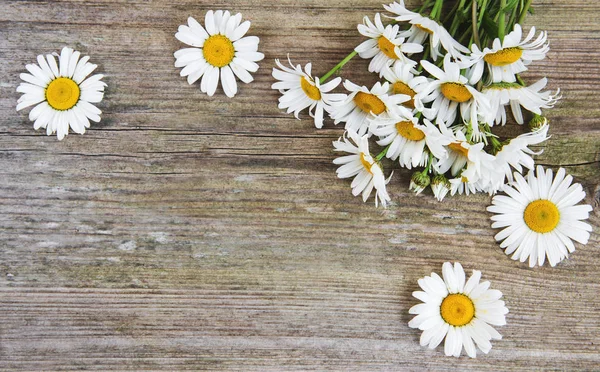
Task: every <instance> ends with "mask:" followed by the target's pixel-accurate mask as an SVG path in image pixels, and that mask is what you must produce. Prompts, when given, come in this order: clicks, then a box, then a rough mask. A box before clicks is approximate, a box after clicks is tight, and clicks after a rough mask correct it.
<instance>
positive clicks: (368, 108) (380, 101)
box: [330, 80, 410, 136]
mask: <svg viewBox="0 0 600 372" xmlns="http://www.w3.org/2000/svg"><path fill="white" fill-rule="evenodd" d="M344 87H345V88H346V89H347V90H348V91H349V92H350V94H349V95H348V96H346V98H345V99H343V100H340V101H337V102H334V103H332V105H331V111H330V116H331V118H332V119H333V120H334V124H338V123H341V122H345V123H346V127H345V128H346V130H348V131H353V132H356V133H357V134H358V135H359V136H362V135H364V134H365V133H367V130H368V129H369V121H368V119H369V117H372V116H374V115H380V114H383V113H386V114H397V115H403V114H405V115H409V114H410V112H409V111H408V109H406V108H405V107H401V106H399V105H400V104H402V103H404V102H407V101H409V100H410V97H409V96H407V95H404V94H394V95H389V94H388V92H389V90H390V84H389V83H387V82H385V83H383V84H381V83H380V82H377V83H375V85H374V86H373V88H371V90H369V89H368V88H367V87H365V86H362V87H361V86H358V85H356V84H354V83H352V82H351V81H350V80H346V81H344Z"/></svg>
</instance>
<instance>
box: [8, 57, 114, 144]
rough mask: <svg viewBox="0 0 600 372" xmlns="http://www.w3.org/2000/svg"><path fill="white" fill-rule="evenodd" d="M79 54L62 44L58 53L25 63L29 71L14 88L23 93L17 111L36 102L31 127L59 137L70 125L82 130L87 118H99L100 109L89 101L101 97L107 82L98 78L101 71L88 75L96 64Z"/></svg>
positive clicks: (66, 132)
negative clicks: (35, 62)
mask: <svg viewBox="0 0 600 372" xmlns="http://www.w3.org/2000/svg"><path fill="white" fill-rule="evenodd" d="M80 56H81V53H80V52H78V51H74V50H73V49H71V48H67V47H64V48H63V49H62V50H61V52H60V56H59V55H58V54H57V53H54V54H48V55H46V58H44V56H43V55H39V56H38V57H37V62H38V64H37V65H36V64H30V65H26V66H25V68H26V69H27V71H29V74H27V73H23V74H21V75H20V77H21V80H23V81H25V82H24V83H21V84H19V86H18V87H17V92H19V93H23V95H22V96H21V97H20V98H19V100H18V102H17V111H19V110H21V109H24V108H26V107H29V106H33V105H36V106H35V107H34V108H33V109H32V110H31V111H30V112H29V120H31V121H33V122H34V123H33V128H34V129H36V130H37V129H39V128H46V134H48V135H51V134H53V133H56V135H57V137H58V139H59V140H62V139H63V138H64V137H65V136H66V135H68V134H69V127H70V128H71V130H72V131H73V132H75V133H79V134H83V133H85V128H89V127H90V120H91V121H94V122H96V123H97V122H99V121H100V114H101V113H102V112H101V111H100V110H99V109H98V108H97V107H96V106H94V105H92V103H98V102H100V101H102V98H103V97H104V87H106V84H105V83H104V82H102V81H100V80H101V79H102V77H103V75H101V74H96V75H92V76H90V77H88V76H89V74H91V73H92V72H93V71H94V70H95V69H96V67H98V66H97V65H94V64H92V63H89V62H88V61H89V59H90V57H88V56H85V57H82V58H79V57H80ZM55 57H58V64H57V63H56V58H55Z"/></svg>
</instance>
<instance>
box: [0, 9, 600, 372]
mask: <svg viewBox="0 0 600 372" xmlns="http://www.w3.org/2000/svg"><path fill="white" fill-rule="evenodd" d="M416 3H417V2H416V1H412V2H409V5H410V4H412V5H414V4H416ZM380 4H381V3H380V2H379V1H376V0H361V1H356V0H346V1H343V0H335V1H314V0H307V1H292V0H282V1H277V2H272V1H267V0H243V1H224V0H216V1H210V2H208V1H202V0H201V1H177V2H163V1H117V0H113V1H91V0H85V1H83V0H82V1H60V2H58V1H57V2H51V1H6V0H2V1H0V369H4V370H42V369H44V370H75V369H92V370H93V369H97V370H107V369H113V370H114V369H123V370H127V369H129V370H139V369H144V370H152V369H167V370H184V369H210V370H226V369H237V370H246V371H252V370H256V371H266V370H309V369H317V370H357V371H358V370H360V371H366V370H401V369H407V370H424V369H439V370H466V369H476V370H481V369H493V370H513V369H514V370H517V369H522V370H531V369H549V370H569V371H570V370H584V369H585V370H593V369H596V370H597V369H599V368H600V355H599V351H600V349H599V344H600V299H599V295H598V293H599V292H600V284H599V279H598V268H599V265H600V257H599V255H598V253H599V252H598V248H599V245H600V244H599V237H598V231H599V230H598V226H599V224H600V218H599V213H598V203H599V200H600V185H599V184H600V155H599V147H600V125H599V124H598V119H599V118H600V98H599V95H598V92H599V91H600V68H599V67H600V65H599V62H598V61H600V47H599V45H600V36H599V35H600V24H599V23H598V19H600V6H599V5H598V4H597V3H596V2H595V1H586V0H565V1H554V0H544V1H534V5H535V9H536V14H535V15H534V16H532V17H530V18H528V24H529V25H531V24H535V25H538V27H539V28H540V29H547V30H548V31H549V38H550V42H551V48H552V49H551V52H550V53H549V55H548V59H547V60H545V61H543V62H542V63H538V64H536V65H534V66H533V67H532V69H531V71H530V72H528V73H527V75H526V78H527V79H529V80H530V81H531V80H533V79H536V78H539V77H542V76H548V78H549V81H550V83H549V86H550V87H551V88H553V89H555V88H557V87H560V88H561V89H562V91H563V94H564V99H563V101H562V103H561V104H560V105H559V106H558V107H557V108H556V109H555V110H552V111H551V112H550V119H551V123H552V126H551V135H552V138H551V139H550V140H549V141H548V142H547V143H546V144H545V145H544V146H543V149H544V154H543V155H541V156H540V157H539V158H538V159H539V163H540V164H544V165H547V166H551V167H553V168H555V169H556V168H557V167H558V166H564V167H566V168H567V170H568V172H570V173H571V174H573V175H574V176H575V178H576V180H577V181H578V182H580V183H582V184H583V185H584V187H585V189H586V191H587V193H588V199H587V202H588V203H590V204H592V205H594V207H595V210H594V212H593V213H592V217H591V220H590V222H591V223H592V224H593V225H594V232H593V234H592V236H591V239H590V242H589V244H588V245H587V246H581V245H578V246H577V248H578V249H577V251H576V252H575V253H574V254H573V255H572V256H571V259H570V260H568V261H565V262H563V263H561V264H560V265H559V266H558V267H556V268H550V267H543V268H536V269H529V268H528V267H527V266H526V265H525V264H520V263H516V262H513V261H512V260H510V259H509V258H508V257H506V256H505V255H504V253H503V252H502V250H501V249H500V248H499V247H498V245H497V244H496V243H495V242H494V240H493V236H494V234H495V231H493V230H492V229H491V228H490V222H489V217H490V214H489V213H487V212H486V211H485V207H486V206H487V205H488V204H489V203H490V198H489V197H488V196H485V195H482V196H476V197H468V198H467V197H457V198H453V199H447V200H445V201H444V202H443V203H438V202H435V201H434V200H432V199H433V198H432V196H431V195H424V196H418V197H417V196H414V195H413V194H411V193H409V192H408V191H407V186H408V180H409V177H410V173H407V172H405V171H401V170H397V171H396V173H395V175H394V179H393V181H392V182H391V184H390V186H389V188H388V189H389V192H390V194H391V196H392V198H393V201H394V202H393V205H392V206H391V207H390V208H389V209H387V210H382V209H375V208H374V206H373V205H372V203H371V202H369V203H367V204H363V203H362V201H361V200H360V199H359V198H353V197H352V196H351V194H350V184H349V183H350V182H349V181H343V180H337V179H336V177H335V166H334V165H333V164H332V160H333V158H334V157H335V155H334V153H333V152H332V146H331V141H332V140H335V139H337V137H339V136H340V135H341V133H342V128H340V127H335V126H334V125H333V124H332V123H331V122H330V121H328V122H327V123H326V125H325V129H323V130H316V129H315V128H314V127H313V124H312V122H311V121H310V119H309V118H307V115H303V120H301V121H298V120H296V119H294V118H293V117H292V116H289V115H286V114H285V113H283V112H280V111H279V110H278V109H277V104H276V101H277V98H278V93H277V92H275V91H273V90H271V89H270V85H271V84H272V82H273V80H272V78H271V75H270V74H271V69H272V67H273V66H274V61H273V60H274V58H285V55H286V53H290V55H291V57H292V58H293V59H294V61H296V62H298V63H306V62H308V61H312V62H313V64H314V71H316V72H317V73H319V74H323V73H324V72H325V71H327V70H328V69H329V68H330V67H331V66H333V65H334V64H335V63H337V62H338V61H339V60H341V59H342V58H343V57H344V56H345V55H346V54H347V53H348V52H349V51H350V50H351V49H352V48H353V47H354V46H355V45H357V44H358V43H359V42H360V41H361V40H362V38H361V37H360V35H358V33H357V32H356V31H355V30H356V29H355V27H356V24H357V23H359V22H360V21H361V19H362V17H363V16H364V15H370V16H372V15H373V14H374V13H375V12H376V11H380V10H381V9H382V8H381V6H380ZM219 8H221V9H230V10H233V11H239V12H242V13H243V15H244V18H245V19H250V20H251V21H252V22H253V25H252V27H251V31H250V32H251V34H253V35H257V36H259V37H260V38H261V43H260V50H261V51H262V52H264V53H265V55H266V58H265V60H264V61H263V62H261V69H260V70H259V71H258V73H256V74H255V78H256V81H255V82H254V83H252V84H251V85H244V86H243V87H241V88H240V90H239V94H238V96H236V97H235V98H234V99H228V98H226V97H225V96H224V95H223V94H222V93H221V92H220V91H219V92H218V94H217V95H216V96H215V97H213V98H209V97H207V96H205V95H203V94H202V93H201V92H200V91H199V87H198V84H196V85H194V86H188V84H187V82H186V81H185V79H183V78H181V77H179V76H178V70H177V69H175V68H174V67H173V62H174V58H173V56H172V54H173V52H174V51H175V50H177V49H179V48H180V47H182V45H181V44H180V43H179V42H178V41H177V40H176V39H175V37H174V34H175V32H176V29H177V26H178V25H179V24H182V23H184V22H185V20H186V18H187V16H188V15H193V16H195V17H197V18H202V16H203V14H204V13H205V12H206V11H207V10H208V9H219ZM65 45H67V46H71V47H74V48H76V49H78V50H80V51H82V52H83V53H86V54H89V55H90V56H91V57H92V62H94V63H97V64H98V65H99V68H98V72H101V73H104V74H105V75H106V77H105V81H106V82H107V83H108V88H107V91H106V95H105V99H104V101H103V102H102V103H101V104H100V105H99V106H100V108H101V109H102V110H103V111H104V114H103V117H102V122H101V123H100V124H98V125H94V126H93V127H92V128H91V129H90V130H89V131H88V133H86V134H85V135H83V136H79V135H76V134H71V135H69V136H68V137H67V138H66V139H65V140H63V141H62V142H59V141H57V140H56V138H55V137H47V136H46V135H45V133H43V132H35V131H34V130H33V129H32V123H30V122H29V121H28V119H27V113H26V112H21V113H17V112H16V111H15V106H16V101H17V98H18V96H19V95H18V94H17V93H16V92H15V89H16V87H17V85H18V84H19V78H18V75H19V73H20V72H24V66H25V64H27V63H33V62H34V61H35V57H36V56H37V55H38V54H40V53H48V52H52V51H59V50H60V49H61V48H62V47H63V46H65ZM367 65H368V62H366V61H362V60H358V59H357V60H353V61H352V62H351V64H350V65H349V66H350V67H349V68H347V69H346V70H345V71H344V72H343V76H344V77H347V78H351V79H352V80H353V81H355V82H357V83H363V84H371V83H373V82H374V81H375V80H374V79H375V78H374V76H372V75H369V74H368V73H367V72H366V67H367ZM511 128H512V129H510V130H512V131H515V133H518V131H519V130H520V129H519V128H516V127H511ZM444 261H460V262H461V263H462V264H463V266H464V267H465V269H466V270H467V271H468V272H470V271H471V270H472V269H478V270H482V271H483V276H484V279H488V280H491V281H492V285H493V287H494V288H496V289H499V290H501V291H502V292H503V293H504V295H505V300H506V303H507V306H508V307H509V309H510V313H509V314H508V317H507V322H508V324H507V326H505V327H502V328H500V329H499V330H500V332H501V333H502V334H503V336H504V339H503V340H501V341H496V342H495V343H494V347H493V349H492V351H491V353H490V354H489V355H482V356H480V357H479V358H477V359H475V360H471V359H468V358H467V357H461V358H459V359H454V358H448V357H445V356H444V355H443V348H438V349H437V350H434V351H429V350H427V349H423V348H421V347H420V346H419V345H418V339H419V335H420V333H419V331H417V330H412V329H409V328H408V326H407V323H408V321H409V319H410V318H411V316H410V315H409V314H408V309H409V308H410V307H411V306H412V305H413V304H415V303H416V301H417V300H415V299H413V298H412V297H411V292H412V291H414V290H416V289H417V288H418V287H417V279H418V278H420V277H422V276H424V275H428V274H429V273H431V272H432V271H437V272H439V271H440V270H441V265H442V263H443V262H444Z"/></svg>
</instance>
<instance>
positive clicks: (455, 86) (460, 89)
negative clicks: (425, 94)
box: [440, 83, 473, 102]
mask: <svg viewBox="0 0 600 372" xmlns="http://www.w3.org/2000/svg"><path fill="white" fill-rule="evenodd" d="M440 90H441V91H442V94H443V95H444V97H446V98H448V99H449V100H450V101H454V102H467V101H468V100H470V99H471V98H473V95H472V94H471V92H469V90H468V89H467V87H466V86H464V84H460V83H443V84H442V85H441V87H440Z"/></svg>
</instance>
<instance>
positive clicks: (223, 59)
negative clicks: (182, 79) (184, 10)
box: [174, 10, 264, 97]
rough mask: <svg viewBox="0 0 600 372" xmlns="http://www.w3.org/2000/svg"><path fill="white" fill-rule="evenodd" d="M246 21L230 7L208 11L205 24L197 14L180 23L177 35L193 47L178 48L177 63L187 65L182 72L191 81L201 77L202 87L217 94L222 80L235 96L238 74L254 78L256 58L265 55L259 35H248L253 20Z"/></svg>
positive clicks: (227, 92) (177, 64) (225, 90)
mask: <svg viewBox="0 0 600 372" xmlns="http://www.w3.org/2000/svg"><path fill="white" fill-rule="evenodd" d="M241 22H242V15H241V14H240V13H237V14H236V15H231V14H230V13H229V11H227V10H226V11H222V10H217V11H215V12H213V11H212V10H209V11H208V12H206V16H205V19H204V26H205V27H202V25H201V24H200V23H198V22H197V21H196V20H195V19H194V18H193V17H189V18H188V25H187V26H186V25H181V26H179V30H178V32H177V33H176V34H175V37H176V38H177V39H178V40H179V41H181V42H182V43H185V44H187V45H189V46H191V47H192V48H184V49H180V50H178V51H176V52H175V54H174V55H175V58H176V61H175V67H183V69H182V70H181V72H180V75H181V76H187V81H188V83H189V84H190V85H191V84H193V83H194V82H195V81H197V80H198V79H200V78H202V80H201V82H200V90H201V91H202V92H203V93H206V94H207V95H209V96H213V95H214V94H215V91H216V90H217V86H218V85H219V79H220V80H221V86H222V87H223V91H224V92H225V94H226V95H227V97H234V96H235V95H236V93H237V91H238V87H237V82H236V79H235V76H237V77H238V79H240V80H241V81H243V82H244V83H250V82H251V81H252V80H254V79H253V77H252V75H250V72H256V71H257V70H258V64H257V63H256V62H258V61H261V60H262V59H263V58H264V54H262V53H259V52H258V43H259V39H258V37H256V36H246V37H244V35H246V32H248V29H249V28H250V21H246V22H244V23H241Z"/></svg>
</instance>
